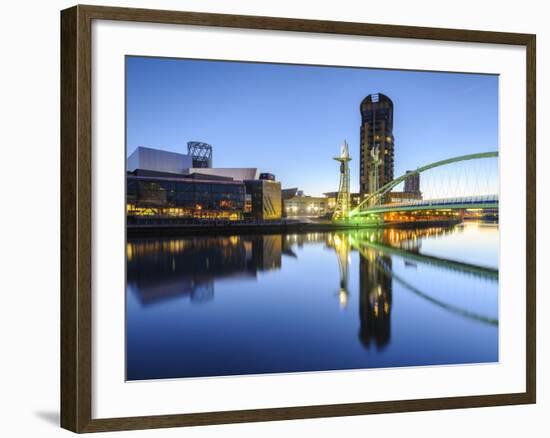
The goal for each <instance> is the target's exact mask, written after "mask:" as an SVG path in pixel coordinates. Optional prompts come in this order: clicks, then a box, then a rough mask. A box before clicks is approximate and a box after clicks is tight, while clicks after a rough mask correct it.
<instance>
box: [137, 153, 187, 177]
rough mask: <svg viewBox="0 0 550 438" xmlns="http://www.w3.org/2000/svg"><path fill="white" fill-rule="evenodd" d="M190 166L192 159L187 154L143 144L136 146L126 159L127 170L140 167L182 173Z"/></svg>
mask: <svg viewBox="0 0 550 438" xmlns="http://www.w3.org/2000/svg"><path fill="white" fill-rule="evenodd" d="M190 167H193V159H192V158H191V157H190V156H189V155H185V154H179V153H177V152H169V151H163V150H160V149H153V148H147V147H143V146H139V147H137V148H136V150H135V151H134V152H132V153H131V154H130V156H129V157H128V159H127V160H126V170H127V171H128V172H133V171H135V170H136V169H142V170H150V171H155V172H165V173H175V174H184V173H186V172H187V170H188V169H189V168H190Z"/></svg>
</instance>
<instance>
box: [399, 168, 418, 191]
mask: <svg viewBox="0 0 550 438" xmlns="http://www.w3.org/2000/svg"><path fill="white" fill-rule="evenodd" d="M406 174H407V175H408V176H407V177H406V178H405V189H404V190H403V191H404V192H407V193H420V174H419V173H413V171H412V170H407V172H406Z"/></svg>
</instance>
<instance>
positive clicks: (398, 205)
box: [348, 151, 499, 221]
mask: <svg viewBox="0 0 550 438" xmlns="http://www.w3.org/2000/svg"><path fill="white" fill-rule="evenodd" d="M496 157H498V152H497V151H494V152H483V153H478V154H469V155H462V156H459V157H453V158H449V159H446V160H442V161H437V162H435V163H430V164H428V165H425V166H422V167H419V168H417V169H416V170H413V171H408V172H407V173H405V174H404V175H401V176H400V177H398V178H395V179H394V180H393V181H390V182H389V183H387V184H385V185H384V186H382V187H380V188H379V189H377V190H375V191H374V192H373V193H370V194H369V195H368V196H367V197H366V198H365V199H364V200H363V201H362V202H361V203H360V204H359V205H358V206H357V207H355V208H354V209H352V210H351V211H350V212H349V215H348V219H351V220H352V221H353V220H354V219H355V220H362V219H373V220H376V221H379V220H380V219H381V218H383V217H384V214H385V213H400V212H407V213H416V212H419V213H426V212H428V213H430V212H431V213H437V212H440V211H457V210H468V209H482V210H483V209H498V203H499V199H498V195H497V194H495V192H496V187H492V186H491V184H488V187H484V189H485V190H482V188H481V187H479V186H480V179H484V178H487V176H488V175H487V174H483V172H481V173H482V174H481V175H480V174H479V173H478V174H475V173H474V172H473V170H472V169H471V167H472V166H471V165H470V164H468V166H469V168H470V169H466V170H463V172H462V173H463V174H460V175H458V176H457V177H456V181H455V180H454V179H455V176H454V175H453V171H452V169H453V166H450V165H453V164H457V163H466V162H479V161H480V160H487V159H489V158H496ZM443 167H445V171H444V172H443V175H442V176H441V177H440V178H439V180H438V181H436V182H435V183H434V186H435V187H436V191H437V192H438V193H439V194H440V196H434V193H430V192H434V190H425V187H424V184H421V188H419V191H418V192H417V193H414V194H413V195H417V198H416V199H415V197H414V196H413V197H409V198H407V196H405V197H403V198H401V199H399V202H395V201H391V197H392V191H393V190H394V189H396V188H397V186H399V185H401V184H403V183H404V182H405V180H407V179H408V178H413V177H415V176H418V175H420V174H424V176H426V173H428V175H430V172H429V171H432V170H433V169H438V168H439V169H440V170H441V168H443ZM454 167H456V166H454ZM493 168H494V169H497V167H496V166H493ZM494 169H493V170H494ZM433 173H434V172H431V174H433ZM485 173H487V172H485ZM495 178H496V175H495ZM451 179H453V180H452V181H451ZM483 191H485V193H484V194H481V193H480V192H483ZM441 192H443V193H441ZM472 192H473V193H472ZM393 193H395V192H393ZM468 193H471V194H468ZM405 194H406V195H411V194H412V193H405Z"/></svg>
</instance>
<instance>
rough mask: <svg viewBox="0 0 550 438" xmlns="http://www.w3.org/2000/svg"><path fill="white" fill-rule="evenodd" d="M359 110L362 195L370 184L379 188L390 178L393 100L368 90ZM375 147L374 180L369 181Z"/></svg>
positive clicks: (360, 190)
mask: <svg viewBox="0 0 550 438" xmlns="http://www.w3.org/2000/svg"><path fill="white" fill-rule="evenodd" d="M360 111H361V130H360V160H359V166H360V167H359V179H360V181H359V182H360V185H359V192H360V194H361V195H365V194H367V193H370V191H371V188H372V187H373V186H377V187H378V188H380V187H382V186H383V185H385V184H387V183H388V182H390V181H391V180H393V159H394V137H393V102H392V101H391V99H390V98H389V97H388V96H385V95H384V94H380V93H379V94H370V95H368V96H367V97H365V99H363V101H362V102H361V105H360ZM375 148H378V152H379V159H380V160H381V163H380V165H379V168H378V182H377V184H373V183H374V182H375V181H370V179H371V178H372V175H373V174H374V172H373V158H372V155H371V152H372V151H373V150H374V149H375Z"/></svg>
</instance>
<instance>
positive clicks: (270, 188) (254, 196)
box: [244, 179, 282, 221]
mask: <svg viewBox="0 0 550 438" xmlns="http://www.w3.org/2000/svg"><path fill="white" fill-rule="evenodd" d="M244 184H245V187H246V193H248V194H250V195H251V206H252V211H251V213H250V216H251V217H253V218H254V219H256V220H261V221H265V220H279V219H281V205H282V201H281V183H280V182H279V181H272V180H269V179H254V180H246V181H244Z"/></svg>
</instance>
